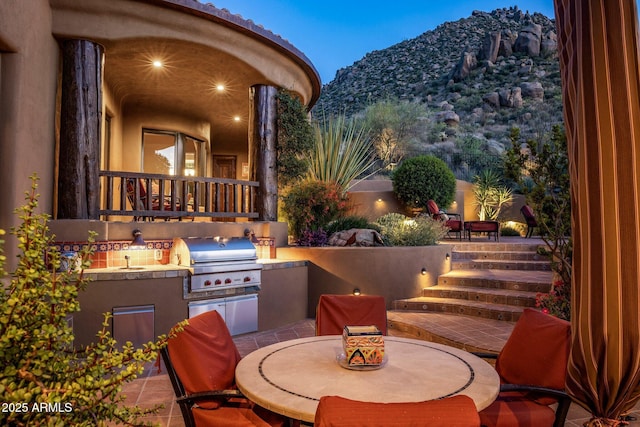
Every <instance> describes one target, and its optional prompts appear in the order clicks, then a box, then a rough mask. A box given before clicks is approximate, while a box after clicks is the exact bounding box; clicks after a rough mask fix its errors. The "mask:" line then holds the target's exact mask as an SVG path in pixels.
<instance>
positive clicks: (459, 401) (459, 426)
mask: <svg viewBox="0 0 640 427" xmlns="http://www.w3.org/2000/svg"><path fill="white" fill-rule="evenodd" d="M314 426H315V427H355V426H358V427H365V426H366V427H377V426H380V427H389V426H403V427H404V426H429V427H471V426H480V417H479V416H478V412H477V410H476V406H475V404H474V403H473V400H472V399H471V398H470V397H468V396H463V395H460V396H453V397H449V398H446V399H440V400H429V401H424V402H406V403H373V402H360V401H356V400H351V399H346V398H344V397H339V396H323V397H322V398H321V399H320V404H319V405H318V409H317V410H316V417H315V421H314Z"/></svg>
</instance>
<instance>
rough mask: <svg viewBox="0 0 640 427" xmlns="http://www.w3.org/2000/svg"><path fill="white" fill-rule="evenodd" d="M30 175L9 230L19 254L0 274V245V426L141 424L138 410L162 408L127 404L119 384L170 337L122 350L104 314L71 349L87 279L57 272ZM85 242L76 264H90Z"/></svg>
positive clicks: (56, 258) (136, 372)
mask: <svg viewBox="0 0 640 427" xmlns="http://www.w3.org/2000/svg"><path fill="white" fill-rule="evenodd" d="M32 180H33V184H32V190H31V192H30V193H27V204H26V205H25V206H23V207H22V208H20V209H19V210H18V211H17V212H18V213H19V214H20V219H21V220H22V223H21V225H20V226H19V227H18V228H17V229H15V230H13V234H15V235H16V237H17V241H18V250H19V252H20V255H19V256H18V264H17V267H16V269H15V271H14V272H13V274H11V275H6V274H5V273H6V272H5V271H4V261H5V259H4V256H2V251H1V250H0V274H2V279H3V280H6V282H3V284H4V289H3V292H0V402H3V404H7V405H9V404H10V405H13V406H9V408H10V409H11V408H14V409H13V410H10V411H6V412H5V411H2V412H1V413H0V425H10V426H94V425H107V423H106V422H107V421H111V422H114V423H116V422H117V423H118V424H126V425H141V424H140V423H141V421H140V420H138V418H139V417H140V416H143V415H146V414H150V413H155V412H157V411H158V409H160V408H159V407H155V408H147V409H144V408H138V407H135V406H134V407H128V406H125V405H124V396H123V395H122V394H121V393H120V392H121V391H122V385H123V384H124V383H125V382H129V381H131V380H133V379H135V378H136V376H137V375H139V374H141V373H142V371H143V367H144V364H145V363H148V362H151V361H153V360H155V359H156V357H157V354H158V350H159V349H160V348H161V347H162V346H164V345H166V342H167V339H168V337H167V336H161V337H159V338H158V341H157V342H155V343H153V342H149V343H148V344H145V346H144V348H142V349H135V348H133V345H132V344H131V343H130V342H129V343H126V344H124V346H123V347H122V348H121V349H120V348H119V346H118V345H117V343H116V341H115V340H114V339H113V338H112V337H111V335H110V333H109V330H110V327H109V323H108V318H109V314H105V320H104V323H103V328H102V329H101V330H100V331H96V332H97V335H96V337H97V341H96V343H95V344H89V345H87V346H86V347H83V348H80V349H74V348H73V338H74V336H73V329H72V327H71V326H69V324H68V323H67V316H68V315H70V314H72V313H74V312H76V311H78V310H79V309H80V305H79V303H78V299H77V297H78V292H79V291H81V290H83V289H85V288H86V286H87V284H88V279H87V278H86V277H85V276H83V273H82V271H81V272H79V273H75V272H66V271H57V270H58V269H59V268H60V264H61V262H60V254H59V253H58V251H57V249H55V247H54V246H53V245H52V242H53V237H52V236H50V235H49V229H48V225H47V223H48V216H47V215H44V214H36V213H35V211H36V209H37V206H38V203H37V195H36V193H35V191H36V188H37V185H36V178H35V177H32ZM2 234H4V232H3V231H2V230H0V236H1V235H2ZM89 240H90V241H91V240H92V237H90V238H89ZM0 243H2V244H3V243H4V242H2V241H1V240H0ZM0 247H1V246H0ZM88 247H89V245H88V246H87V249H85V250H83V251H81V253H80V256H81V259H82V268H86V267H87V266H88V263H89V262H88V257H89V255H90V253H91V250H90V249H88ZM174 332H175V331H172V332H171V333H170V336H172V335H173V333H174ZM16 405H17V406H16ZM34 408H35V409H34ZM40 408H49V410H42V409H40ZM109 425H111V424H109Z"/></svg>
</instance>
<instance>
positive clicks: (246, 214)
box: [100, 171, 258, 220]
mask: <svg viewBox="0 0 640 427" xmlns="http://www.w3.org/2000/svg"><path fill="white" fill-rule="evenodd" d="M100 185H101V188H102V191H103V202H102V206H101V209H100V216H101V217H103V218H106V217H108V216H132V217H134V219H135V220H137V219H154V218H162V219H172V218H176V219H182V218H195V217H209V218H257V217H258V213H257V212H256V211H255V205H254V199H255V192H256V188H257V187H258V183H257V182H255V181H241V180H236V179H225V178H203V177H190V176H173V175H160V174H147V173H136V172H114V171H100Z"/></svg>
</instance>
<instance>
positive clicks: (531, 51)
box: [513, 24, 542, 56]
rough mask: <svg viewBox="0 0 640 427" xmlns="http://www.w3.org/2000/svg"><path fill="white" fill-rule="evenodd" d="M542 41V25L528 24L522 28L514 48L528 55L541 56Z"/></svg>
mask: <svg viewBox="0 0 640 427" xmlns="http://www.w3.org/2000/svg"><path fill="white" fill-rule="evenodd" d="M541 41H542V26H541V25H540V24H531V25H527V26H526V27H524V28H523V29H522V30H520V33H519V34H518V38H517V39H516V42H515V44H514V46H513V49H514V51H515V52H522V53H524V54H526V55H528V56H540V43H541Z"/></svg>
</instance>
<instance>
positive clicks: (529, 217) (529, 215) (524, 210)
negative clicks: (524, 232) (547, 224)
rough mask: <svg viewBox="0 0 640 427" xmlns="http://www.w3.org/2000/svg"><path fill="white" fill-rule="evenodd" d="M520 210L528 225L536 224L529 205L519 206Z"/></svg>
mask: <svg viewBox="0 0 640 427" xmlns="http://www.w3.org/2000/svg"><path fill="white" fill-rule="evenodd" d="M520 212H522V215H523V216H524V219H525V221H527V224H528V225H534V226H535V225H537V221H536V216H535V214H534V213H533V209H531V206H529V205H524V206H523V207H521V208H520Z"/></svg>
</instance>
